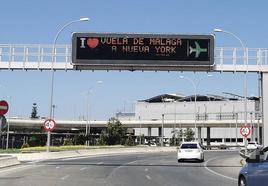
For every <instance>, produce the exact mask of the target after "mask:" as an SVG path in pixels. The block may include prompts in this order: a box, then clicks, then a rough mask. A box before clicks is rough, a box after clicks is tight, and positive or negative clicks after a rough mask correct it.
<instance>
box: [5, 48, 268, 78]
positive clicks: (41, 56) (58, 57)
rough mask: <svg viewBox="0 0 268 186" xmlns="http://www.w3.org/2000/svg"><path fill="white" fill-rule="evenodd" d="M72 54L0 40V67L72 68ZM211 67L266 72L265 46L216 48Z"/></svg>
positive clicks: (218, 70) (267, 50) (219, 69)
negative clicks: (213, 63)
mask: <svg viewBox="0 0 268 186" xmlns="http://www.w3.org/2000/svg"><path fill="white" fill-rule="evenodd" d="M71 54H72V48H71V45H56V47H55V54H54V53H53V45H37V44H36V45H34V44H32V45H30V44H27V45H23V44H0V69H2V70H40V71H42V70H51V69H53V70H55V71H56V70H65V71H68V70H73V65H72V60H71V59H72V56H71ZM53 56H55V58H54V59H55V60H54V61H53V59H52V58H53ZM52 61H53V62H52ZM213 71H217V72H259V73H261V72H268V49H265V48H246V52H245V55H244V50H243V48H215V65H214V67H213Z"/></svg>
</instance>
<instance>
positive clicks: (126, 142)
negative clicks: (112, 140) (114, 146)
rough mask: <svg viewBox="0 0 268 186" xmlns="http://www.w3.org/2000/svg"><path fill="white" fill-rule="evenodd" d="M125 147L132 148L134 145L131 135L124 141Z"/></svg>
mask: <svg viewBox="0 0 268 186" xmlns="http://www.w3.org/2000/svg"><path fill="white" fill-rule="evenodd" d="M125 145H127V146H133V145H134V140H133V137H132V136H131V135H129V136H128V137H127V139H126V141H125Z"/></svg>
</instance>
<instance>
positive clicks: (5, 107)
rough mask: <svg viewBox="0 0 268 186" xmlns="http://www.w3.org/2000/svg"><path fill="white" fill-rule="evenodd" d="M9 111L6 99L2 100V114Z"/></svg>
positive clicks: (0, 108)
mask: <svg viewBox="0 0 268 186" xmlns="http://www.w3.org/2000/svg"><path fill="white" fill-rule="evenodd" d="M7 111H8V103H7V102H6V101H5V100H2V101H0V115H5V114H6V113H7Z"/></svg>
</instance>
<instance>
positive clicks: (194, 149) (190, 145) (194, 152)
mask: <svg viewBox="0 0 268 186" xmlns="http://www.w3.org/2000/svg"><path fill="white" fill-rule="evenodd" d="M184 160H198V161H200V162H203V161H204V151H203V148H202V147H201V145H200V144H199V143H198V142H183V143H182V144H181V145H180V146H179V148H178V162H181V161H184Z"/></svg>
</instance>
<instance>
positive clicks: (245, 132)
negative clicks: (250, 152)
mask: <svg viewBox="0 0 268 186" xmlns="http://www.w3.org/2000/svg"><path fill="white" fill-rule="evenodd" d="M250 132H251V129H250V125H245V124H243V125H241V127H240V134H241V135H242V136H244V137H245V138H247V137H248V136H249V135H250Z"/></svg>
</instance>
